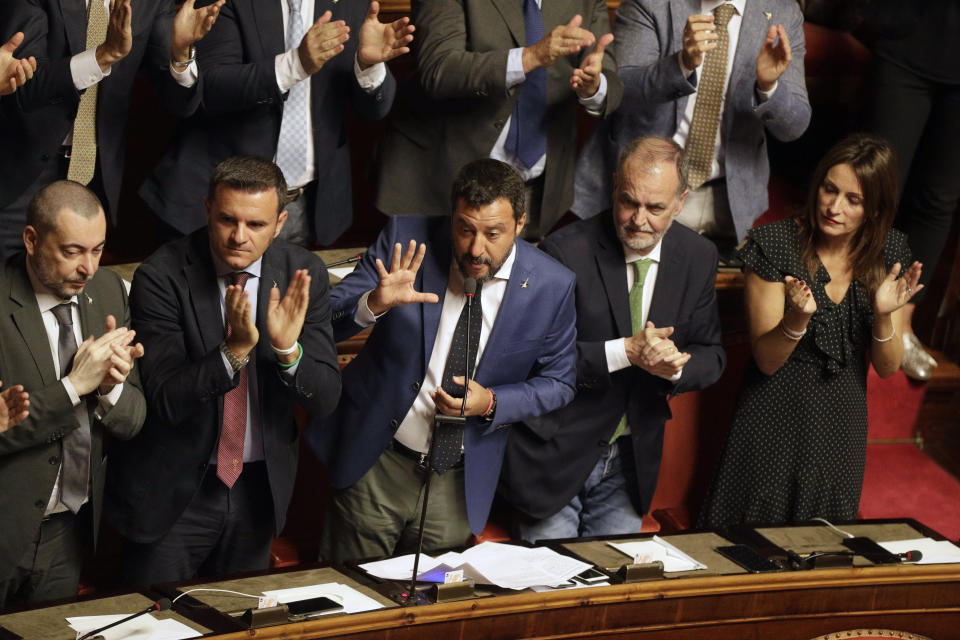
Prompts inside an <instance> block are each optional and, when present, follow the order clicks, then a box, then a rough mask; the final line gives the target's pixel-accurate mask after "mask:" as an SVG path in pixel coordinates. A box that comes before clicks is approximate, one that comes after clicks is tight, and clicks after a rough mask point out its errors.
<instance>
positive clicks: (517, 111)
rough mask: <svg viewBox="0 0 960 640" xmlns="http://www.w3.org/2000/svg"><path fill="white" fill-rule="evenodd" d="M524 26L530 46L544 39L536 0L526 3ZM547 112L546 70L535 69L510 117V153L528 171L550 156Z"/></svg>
mask: <svg viewBox="0 0 960 640" xmlns="http://www.w3.org/2000/svg"><path fill="white" fill-rule="evenodd" d="M523 23H524V28H525V31H526V37H527V46H530V45H533V44H535V43H537V42H540V40H542V39H543V16H542V15H541V14H540V7H539V6H538V5H537V2H536V0H523ZM546 110H547V70H546V69H544V68H539V69H534V70H533V71H531V72H530V73H528V74H527V77H526V79H525V80H524V81H523V86H522V87H521V88H520V95H519V97H518V98H517V103H516V104H515V105H514V107H513V115H512V116H511V117H510V131H508V132H507V145H506V146H507V150H508V151H510V152H511V153H513V155H515V156H516V157H517V158H519V159H520V162H522V163H523V164H524V165H525V166H526V167H527V168H530V167H532V166H533V165H535V164H537V161H538V160H539V159H540V158H542V157H543V154H545V153H546V152H547V131H546V126H545V124H546V123H545V119H544V115H545V113H546Z"/></svg>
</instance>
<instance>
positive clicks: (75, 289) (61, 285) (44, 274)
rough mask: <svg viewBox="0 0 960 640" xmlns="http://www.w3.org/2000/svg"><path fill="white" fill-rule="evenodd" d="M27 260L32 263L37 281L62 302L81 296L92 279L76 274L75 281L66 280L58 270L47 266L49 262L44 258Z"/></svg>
mask: <svg viewBox="0 0 960 640" xmlns="http://www.w3.org/2000/svg"><path fill="white" fill-rule="evenodd" d="M27 259H28V260H29V261H30V267H31V270H32V271H33V275H34V277H36V279H37V281H38V282H39V283H40V284H41V285H43V286H44V287H45V288H46V289H48V290H49V291H50V292H51V293H53V294H54V295H56V296H57V297H58V298H60V299H61V300H69V299H70V298H72V297H73V296H75V295H77V294H79V293H80V292H81V291H83V287H84V285H86V284H87V282H89V281H90V278H91V276H81V275H80V274H75V275H74V279H73V280H64V279H62V278H61V277H60V276H59V275H58V274H57V272H56V269H54V268H53V267H51V266H50V265H49V264H47V261H46V260H44V259H43V258H41V257H37V258H35V259H30V258H29V257H28V258H27Z"/></svg>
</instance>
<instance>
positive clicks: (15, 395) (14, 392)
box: [0, 382, 30, 433]
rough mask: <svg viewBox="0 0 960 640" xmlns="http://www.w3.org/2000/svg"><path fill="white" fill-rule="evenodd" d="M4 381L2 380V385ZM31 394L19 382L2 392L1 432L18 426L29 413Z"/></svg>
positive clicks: (0, 407)
mask: <svg viewBox="0 0 960 640" xmlns="http://www.w3.org/2000/svg"><path fill="white" fill-rule="evenodd" d="M2 384H3V383H2V382H0V385H2ZM29 398H30V394H29V393H27V392H26V391H24V390H23V385H22V384H18V385H15V386H12V387H10V388H9V389H4V390H3V392H2V393H0V433H3V432H4V431H6V430H7V429H9V428H11V427H15V426H17V425H18V424H19V423H21V422H22V421H24V420H26V418H27V416H28V415H29V413H30V412H29V411H27V407H29V406H30V399H29Z"/></svg>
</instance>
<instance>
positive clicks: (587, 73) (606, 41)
mask: <svg viewBox="0 0 960 640" xmlns="http://www.w3.org/2000/svg"><path fill="white" fill-rule="evenodd" d="M611 42H613V34H612V33H607V34H605V35H603V36H602V37H601V38H600V39H599V40H597V46H596V47H594V49H593V51H591V52H590V55H588V56H587V57H586V58H584V59H583V62H581V63H580V66H579V67H578V68H576V69H574V70H573V75H572V76H570V87H571V88H572V89H573V90H574V91H576V92H577V95H578V96H580V97H581V98H589V97H590V96H592V95H593V94H595V93H596V92H597V89H599V88H600V75H601V74H602V73H603V52H604V49H606V48H607V47H608V46H609V45H610V43H611Z"/></svg>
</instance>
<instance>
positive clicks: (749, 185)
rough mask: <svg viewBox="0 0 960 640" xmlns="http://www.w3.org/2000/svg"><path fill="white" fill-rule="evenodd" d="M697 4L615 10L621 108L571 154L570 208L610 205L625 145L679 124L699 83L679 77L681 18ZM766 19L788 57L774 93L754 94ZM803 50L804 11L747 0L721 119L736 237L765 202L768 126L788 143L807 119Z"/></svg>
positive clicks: (780, 1)
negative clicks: (786, 42)
mask: <svg viewBox="0 0 960 640" xmlns="http://www.w3.org/2000/svg"><path fill="white" fill-rule="evenodd" d="M696 13H700V0H667V1H664V0H624V2H622V3H621V4H620V7H619V8H618V9H617V19H616V25H615V28H616V33H617V59H618V61H619V62H620V76H621V78H623V85H624V89H623V91H624V96H623V97H624V100H623V108H622V109H620V110H619V111H618V112H617V113H616V114H615V115H614V117H613V118H611V120H610V121H608V122H605V123H602V124H601V126H598V127H597V128H596V130H595V131H594V133H593V135H591V137H590V140H588V142H587V144H586V145H585V146H584V148H583V151H582V153H581V155H580V158H579V159H578V161H577V177H576V178H577V180H576V187H575V188H576V202H575V203H574V205H573V209H574V211H575V212H576V213H577V214H578V215H580V216H581V217H584V218H585V217H588V216H591V215H594V214H596V213H599V212H600V211H603V210H604V209H606V208H607V207H610V206H611V202H610V194H611V193H613V183H612V180H613V173H614V172H615V171H616V166H617V158H618V156H619V154H620V151H621V150H622V149H623V148H624V147H625V146H627V145H628V144H629V143H630V142H631V141H632V140H634V139H635V138H639V137H641V136H666V137H668V138H671V137H673V134H674V133H675V132H676V130H677V123H678V122H679V121H680V120H681V119H682V118H683V113H684V111H685V110H686V108H687V100H688V99H689V96H690V95H691V94H693V93H694V92H695V91H696V90H697V87H696V84H695V81H696V77H694V78H693V82H691V80H690V79H688V78H687V77H686V76H684V74H683V72H682V70H681V69H680V62H679V61H678V59H677V53H678V52H679V51H680V49H681V48H682V47H683V29H684V27H685V26H686V23H687V18H689V17H690V16H691V15H693V14H696ZM768 14H769V16H770V17H769V18H768V17H767V15H768ZM772 24H783V26H784V29H786V31H787V36H788V38H789V39H790V48H791V51H792V54H793V59H792V60H791V62H790V66H789V67H788V68H787V70H786V71H785V72H784V73H783V75H782V76H780V79H779V81H778V86H777V90H776V91H775V92H774V93H773V96H771V97H770V99H769V100H767V101H766V102H762V103H761V102H760V101H759V98H758V97H757V92H756V84H757V55H758V54H759V53H760V49H761V46H762V45H763V41H764V38H766V36H767V29H768V28H769V27H770V25H772ZM805 53H806V42H805V40H804V34H803V16H802V15H801V13H800V9H799V7H798V6H797V3H796V2H794V0H763V1H762V2H761V0H746V5H745V6H744V15H743V18H742V21H741V23H740V35H739V37H738V39H737V51H736V55H735V57H734V59H733V67H732V69H731V70H730V80H729V82H728V83H727V96H726V101H725V102H724V107H723V114H722V115H721V120H720V136H721V140H722V141H723V144H724V145H725V151H724V158H723V167H722V169H723V172H724V179H725V181H726V186H727V199H728V200H729V201H730V211H731V212H732V214H733V221H734V224H735V225H736V228H737V237H739V238H743V237H744V236H746V234H747V230H748V229H749V228H750V226H751V224H753V221H754V220H756V218H757V216H759V215H760V214H762V213H763V212H764V211H766V209H767V182H768V180H769V178H770V162H769V160H768V158H767V134H768V133H769V134H770V135H772V136H773V137H774V138H776V139H777V140H782V141H785V142H786V141H790V140H795V139H796V138H799V137H800V136H801V135H802V134H803V132H804V131H806V129H807V125H808V124H809V123H810V113H811V110H810V102H809V100H808V99H807V85H806V80H805V79H804V72H803V57H804V55H805Z"/></svg>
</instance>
